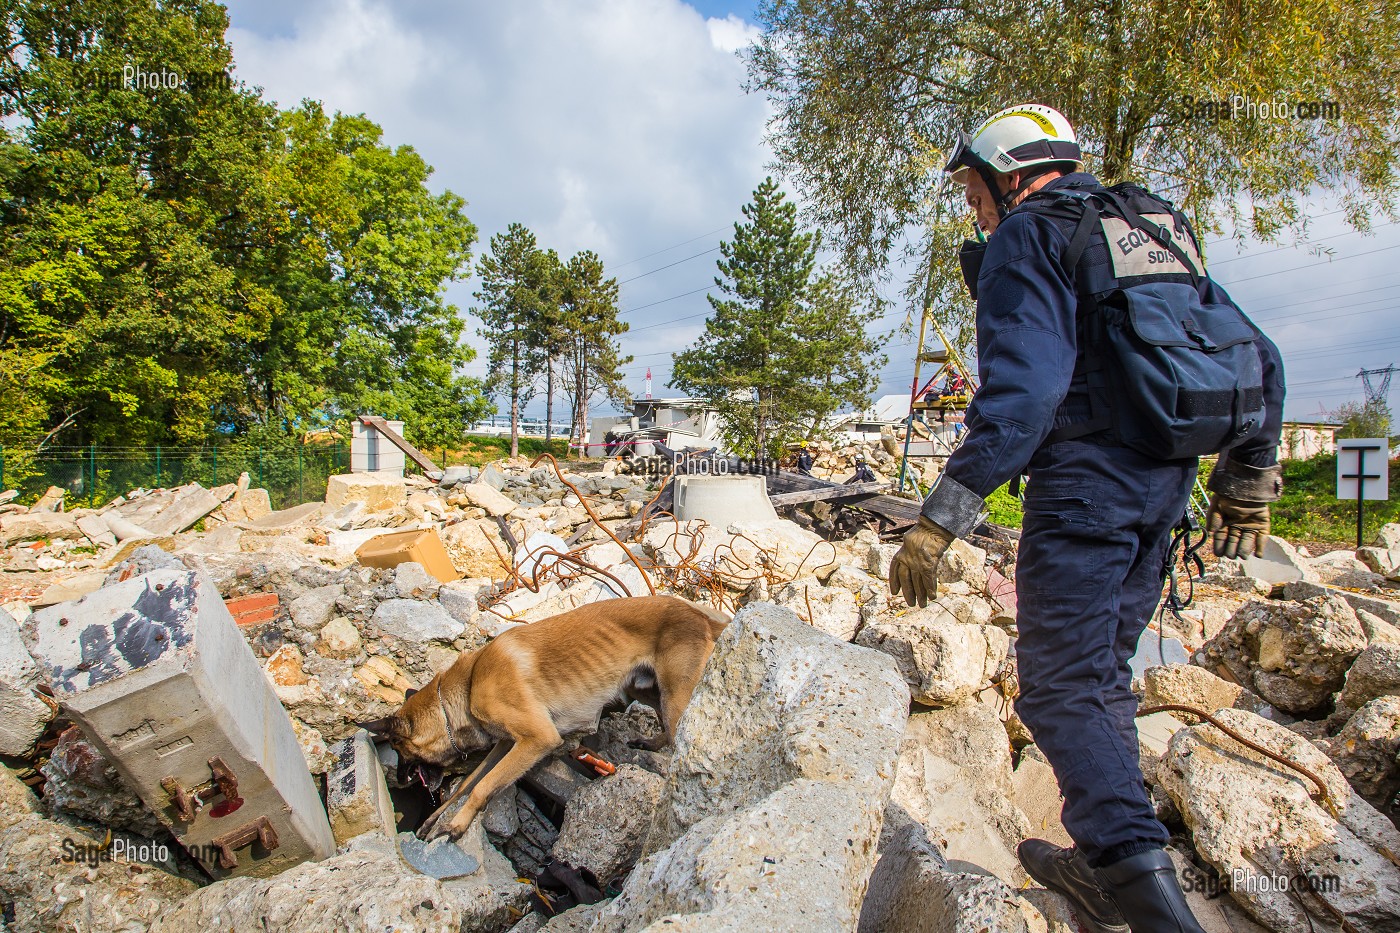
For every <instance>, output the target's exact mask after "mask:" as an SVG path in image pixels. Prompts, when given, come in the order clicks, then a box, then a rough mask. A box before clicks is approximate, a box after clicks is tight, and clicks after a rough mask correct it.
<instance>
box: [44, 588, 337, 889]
mask: <svg viewBox="0 0 1400 933" xmlns="http://www.w3.org/2000/svg"><path fill="white" fill-rule="evenodd" d="M21 636H22V637H23V639H24V642H25V645H26V647H28V649H29V651H30V653H31V654H33V655H34V658H35V660H37V661H38V662H39V664H40V666H41V667H42V668H43V671H44V673H45V674H46V675H47V677H48V680H49V683H50V684H51V686H52V687H53V690H54V695H55V696H56V697H57V699H58V700H59V702H60V703H62V704H63V706H64V708H65V709H66V710H67V711H68V713H69V715H70V716H71V717H72V719H73V720H74V721H75V722H76V723H77V724H78V726H79V727H81V728H82V730H83V732H84V733H85V734H86V735H87V737H88V739H89V740H90V741H91V742H92V743H93V744H94V745H96V746H97V747H98V748H99V749H100V750H101V751H102V753H103V754H104V755H105V756H107V757H108V758H109V759H110V760H111V761H112V762H113V763H114V764H115V766H116V768H117V770H118V771H119V772H120V773H121V776H122V778H123V779H124V780H125V781H126V783H127V785H128V786H129V787H131V789H132V790H134V791H135V792H136V793H137V794H139V795H140V796H141V799H142V800H144V801H145V802H146V805H147V806H149V807H150V808H151V810H152V811H154V812H155V814H156V815H157V817H159V818H160V820H161V822H163V823H164V824H165V825H166V826H167V827H169V829H170V831H171V833H173V834H174V836H175V837H176V838H177V839H178V840H179V841H180V843H181V844H182V845H183V846H185V848H186V849H187V850H189V852H190V854H191V855H193V856H194V857H195V858H196V859H197V860H199V862H200V863H201V864H202V865H203V866H204V867H205V869H206V870H208V871H209V873H210V874H211V875H213V876H214V877H215V878H223V877H228V876H231V875H254V876H263V877H265V876H268V875H274V874H277V873H278V872H280V871H282V870H284V869H287V868H290V867H292V866H293V865H296V864H298V863H300V862H304V861H307V860H316V859H321V858H324V857H326V856H328V855H330V854H331V853H332V852H334V851H335V841H334V838H333V837H332V834H331V828H330V823H329V821H328V820H327V818H326V811H325V808H324V807H323V806H322V804H321V799H320V796H319V794H318V792H317V789H316V785H315V784H314V783H313V781H312V778H311V774H310V772H309V771H307V768H306V761H305V759H304V758H303V757H302V753H301V748H300V746H299V745H298V744H297V738H296V734H295V733H294V732H293V731H292V723H291V720H290V719H289V718H288V716H287V713H286V710H284V709H283V708H282V704H281V703H280V702H279V701H278V699H277V696H276V694H274V693H273V691H272V686H271V684H269V683H268V681H267V678H266V677H265V676H264V675H263V672H262V669H261V668H260V667H259V666H258V662H257V659H256V658H254V657H253V652H252V651H251V650H250V649H249V647H248V644H247V642H245V641H244V640H243V636H242V635H241V634H240V633H239V631H238V627H237V626H236V625H235V624H234V621H233V617H232V616H231V615H230V614H229V611H228V609H227V608H225V606H224V602H223V600H222V599H221V598H220V597H219V593H218V590H217V589H216V588H215V586H214V584H213V582H212V581H211V580H210V579H209V578H208V577H205V576H204V575H202V574H199V573H196V572H193V571H186V570H173V569H166V570H157V571H154V572H152V573H148V574H145V575H144V576H140V577H135V578H133V579H131V580H129V581H127V582H125V583H118V584H114V585H112V586H107V587H104V588H102V589H100V590H98V591H97V592H95V593H92V594H90V595H88V596H85V597H83V598H82V599H79V600H76V601H74V602H69V603H60V604H58V605H56V606H51V607H49V608H48V609H44V610H41V611H40V612H38V613H35V614H34V615H32V616H30V618H29V619H28V620H26V622H25V623H24V625H23V627H22V629H21Z"/></svg>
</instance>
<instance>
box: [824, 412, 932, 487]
mask: <svg viewBox="0 0 1400 933" xmlns="http://www.w3.org/2000/svg"><path fill="white" fill-rule="evenodd" d="M935 427H938V426H937V425H935ZM867 436H869V435H867ZM930 436H931V432H930V430H929V427H928V426H927V425H925V424H924V423H923V422H921V421H915V422H914V436H913V440H915V441H926V440H928V439H929V438H930ZM809 450H810V452H811V454H812V475H813V476H815V477H817V478H818V479H825V480H832V481H834V482H838V483H841V482H845V481H846V480H848V479H850V478H851V477H852V476H854V475H855V472H856V461H857V459H858V458H863V459H864V461H865V465H866V468H867V469H869V470H870V472H871V473H873V474H875V479H876V480H879V481H884V482H894V481H896V480H898V479H899V463H900V460H901V458H902V457H903V453H904V431H903V428H902V427H901V428H899V430H898V433H895V432H893V431H891V430H890V429H889V428H886V429H884V430H883V431H882V433H881V436H880V439H879V440H865V441H859V440H857V441H851V440H846V441H843V442H840V443H834V444H833V443H832V442H831V441H815V442H813V443H812V445H811V446H810V448H809ZM940 462H941V461H940V460H939V459H938V458H934V457H925V456H917V455H912V456H910V458H909V460H908V463H907V465H906V468H905V480H906V481H908V480H913V481H914V482H916V483H919V484H920V485H921V486H925V487H926V486H927V485H928V484H929V483H930V482H932V481H933V479H934V478H935V477H936V476H937V475H938V470H939V465H940Z"/></svg>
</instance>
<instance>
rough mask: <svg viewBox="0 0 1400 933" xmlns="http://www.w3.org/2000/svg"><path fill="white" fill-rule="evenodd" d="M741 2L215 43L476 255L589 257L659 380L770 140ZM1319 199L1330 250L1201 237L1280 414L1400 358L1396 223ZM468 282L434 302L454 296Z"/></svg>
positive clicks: (597, 1)
mask: <svg viewBox="0 0 1400 933" xmlns="http://www.w3.org/2000/svg"><path fill="white" fill-rule="evenodd" d="M754 5H755V4H754V3H752V2H744V0H734V2H726V0H695V2H693V3H683V2H680V0H514V2H506V3H502V2H490V3H484V2H451V0H432V2H428V0H395V2H385V0H300V2H287V0H232V2H229V3H228V6H229V13H230V18H231V20H232V28H231V30H230V32H229V39H230V42H231V43H232V45H233V50H234V56H235V60H236V63H237V72H238V76H239V77H241V78H242V79H244V80H246V81H248V82H249V83H250V84H253V85H257V86H260V87H262V88H263V89H264V93H265V95H266V96H267V97H269V98H271V99H273V100H276V101H278V102H279V103H280V104H282V105H283V106H292V105H294V104H296V103H297V102H298V101H300V100H301V99H303V98H315V99H319V100H322V101H324V102H325V104H326V106H327V107H328V108H329V109H332V110H341V111H345V112H351V113H364V114H365V115H367V116H368V117H369V118H371V119H373V120H374V121H376V122H377V123H379V124H380V125H381V126H383V128H384V132H385V141H386V142H388V143H389V144H390V145H400V144H408V145H412V146H413V147H414V148H416V149H417V150H418V151H419V152H421V153H422V154H423V156H424V157H425V158H426V159H427V161H428V162H429V163H430V164H431V165H433V166H434V167H435V168H436V174H435V175H434V176H433V180H432V184H433V186H434V187H435V189H441V188H450V189H452V190H453V191H455V192H457V193H458V194H460V195H462V196H463V197H465V198H466V199H467V201H468V207H467V214H468V216H470V217H471V219H472V221H473V222H475V223H476V224H477V226H478V228H479V230H480V233H481V245H480V250H484V249H485V248H486V244H487V242H488V241H489V239H490V237H491V236H492V235H493V234H495V233H499V232H501V231H502V230H504V229H505V228H506V226H507V225H508V224H510V223H511V222H513V221H519V222H521V223H523V224H525V225H526V226H527V227H529V228H530V229H532V230H533V231H535V233H536V234H537V236H538V237H539V239H540V241H541V243H542V244H543V245H544V246H548V247H552V248H554V249H555V250H557V251H558V252H559V253H560V254H561V255H563V256H568V255H572V254H573V253H575V252H577V251H578V250H581V249H592V250H594V251H595V252H597V253H598V254H599V255H600V256H602V257H603V260H604V262H605V263H606V264H607V267H608V271H609V273H610V274H612V275H615V276H616V277H617V278H618V280H619V281H620V282H621V283H622V286H621V296H622V297H621V304H622V308H623V309H624V319H626V320H627V321H629V322H630V323H631V326H632V331H631V333H629V334H628V335H626V336H625V337H624V339H623V349H624V351H625V352H627V353H631V354H632V355H633V356H634V357H635V358H636V359H635V362H634V363H633V364H632V365H631V366H629V367H628V369H627V374H628V377H629V382H630V384H631V387H632V390H633V392H634V393H636V394H640V393H641V390H642V377H643V374H644V373H645V371H646V369H647V367H648V366H650V367H651V369H652V372H653V375H654V377H655V384H654V391H655V393H656V394H664V392H665V381H666V378H667V376H668V375H669V373H670V354H671V353H672V352H674V351H676V350H680V349H683V348H684V347H685V346H686V345H688V344H689V343H690V342H691V341H692V340H693V339H694V338H695V337H696V336H697V335H698V334H699V333H700V332H701V331H702V330H703V328H704V320H705V316H706V313H707V311H708V309H709V305H708V303H707V302H706V301H705V291H706V290H707V288H708V287H710V286H711V285H712V280H713V277H714V274H715V267H714V260H715V258H716V256H717V253H718V245H719V242H720V240H721V239H724V238H726V237H727V236H728V235H729V234H730V232H731V231H732V225H733V223H734V222H735V220H736V219H738V218H739V209H740V207H741V206H742V205H743V204H744V203H745V202H746V201H747V200H748V198H749V195H750V193H751V192H752V190H753V188H754V187H755V186H756V185H757V183H758V182H759V181H761V180H762V178H763V176H764V174H765V172H766V170H767V169H766V166H767V164H768V162H769V159H770V156H771V154H770V152H769V150H768V148H767V147H766V146H765V145H764V142H763V132H764V124H765V122H766V120H767V117H768V114H769V108H768V106H767V104H766V102H765V101H764V100H763V99H762V98H760V97H757V96H754V95H749V94H745V93H744V90H743V88H742V82H743V80H744V76H745V72H744V66H743V63H742V62H741V61H740V60H739V59H738V57H737V56H736V55H735V52H736V50H737V49H739V48H741V47H742V46H744V45H745V44H746V43H747V42H749V41H750V40H751V39H752V38H753V37H754V36H755V35H756V34H757V27H756V26H755V25H754V24H753V21H754V14H753V8H754ZM1331 210H1332V208H1331V206H1330V205H1327V204H1318V205H1317V206H1316V207H1315V215H1316V219H1315V221H1314V223H1313V226H1312V229H1311V233H1310V237H1311V240H1312V242H1313V243H1314V244H1315V248H1323V249H1330V250H1331V255H1330V257H1329V256H1327V255H1318V254H1313V253H1310V252H1309V250H1308V248H1307V247H1293V246H1286V247H1280V246H1278V244H1264V245H1260V244H1247V245H1246V246H1245V248H1244V249H1243V250H1240V249H1237V247H1236V245H1235V243H1234V242H1233V241H1229V240H1221V241H1218V242H1214V243H1209V244H1208V246H1207V258H1208V259H1209V261H1210V262H1211V267H1212V270H1213V271H1214V274H1215V275H1216V278H1217V280H1218V281H1220V282H1221V283H1222V284H1224V285H1225V286H1226V287H1227V288H1228V289H1229V290H1230V292H1231V293H1232V294H1233V295H1234V297H1235V298H1236V300H1237V301H1239V302H1240V304H1241V305H1242V306H1243V307H1244V308H1245V310H1246V311H1248V312H1249V313H1251V315H1253V316H1254V317H1255V319H1256V321H1257V322H1258V323H1259V324H1260V325H1261V326H1263V327H1264V328H1265V329H1266V330H1267V331H1268V333H1269V334H1270V335H1271V336H1273V337H1274V339H1275V341H1276V342H1277V343H1278V344H1279V346H1280V347H1281V348H1282V350H1283V352H1284V356H1285V361H1286V363H1287V368H1288V377H1289V384H1290V392H1289V404H1288V409H1287V414H1288V416H1289V417H1291V418H1308V417H1317V416H1318V415H1319V413H1321V412H1324V411H1327V410H1330V409H1332V408H1335V407H1336V406H1337V404H1339V403H1340V402H1343V401H1347V400H1349V399H1359V398H1360V397H1361V384H1360V380H1358V379H1357V378H1356V374H1357V371H1358V370H1359V369H1361V368H1363V367H1365V368H1375V367H1384V366H1387V365H1389V364H1390V363H1391V362H1392V361H1395V360H1400V315H1396V314H1395V313H1394V312H1393V311H1392V310H1391V309H1392V307H1393V305H1394V303H1395V300H1396V297H1397V295H1400V271H1397V270H1396V266H1397V260H1400V253H1395V252H1394V249H1395V248H1396V247H1400V225H1388V226H1379V227H1378V228H1377V229H1376V230H1375V232H1374V234H1373V235H1370V236H1364V235H1361V234H1357V233H1353V232H1349V228H1347V227H1346V226H1345V225H1344V224H1343V223H1342V221H1341V216H1340V214H1337V213H1329V211H1331ZM1381 223H1384V220H1383V219H1382V221H1381ZM473 287H474V286H473V283H470V282H468V283H461V284H458V285H456V286H454V287H453V288H452V290H451V292H450V295H449V297H450V300H452V302H453V303H454V304H456V305H457V306H458V307H460V308H462V309H463V310H464V311H466V310H467V309H469V308H470V307H471V305H472V303H473V299H472V297H471V291H472V289H473ZM469 328H470V330H471V342H472V343H473V345H474V346H476V347H477V348H478V349H482V348H483V347H484V343H483V341H482V340H481V338H480V337H479V336H477V335H476V333H475V329H476V323H475V321H472V322H470V324H469ZM888 352H889V355H890V363H889V365H888V366H887V367H886V369H885V371H884V372H883V374H882V375H883V377H884V385H883V386H882V390H881V391H882V392H907V391H908V380H909V379H910V378H911V377H912V374H913V362H912V354H913V348H912V347H910V346H908V345H905V344H901V343H900V338H898V337H896V338H895V340H894V341H892V342H891V345H890V347H889V351H888ZM482 356H483V357H484V353H482ZM472 371H473V372H475V373H478V374H479V373H481V372H483V371H484V365H483V364H482V363H481V361H480V360H479V361H478V362H477V363H476V364H473V366H472ZM1397 389H1400V380H1397ZM535 409H538V413H542V411H543V407H542V404H538V403H537V404H535V405H533V406H532V411H534V410H535Z"/></svg>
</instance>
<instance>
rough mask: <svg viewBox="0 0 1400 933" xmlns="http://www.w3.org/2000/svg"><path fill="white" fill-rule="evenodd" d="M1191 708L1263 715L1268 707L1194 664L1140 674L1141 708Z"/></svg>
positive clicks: (1252, 695)
mask: <svg viewBox="0 0 1400 933" xmlns="http://www.w3.org/2000/svg"><path fill="white" fill-rule="evenodd" d="M1173 703H1175V704H1180V705H1183V706H1194V707H1196V708H1198V709H1204V710H1205V711H1206V712H1210V713H1213V712H1215V711H1216V710H1218V709H1224V708H1228V707H1237V708H1239V709H1248V710H1253V711H1254V712H1256V713H1260V714H1261V715H1262V714H1264V712H1265V710H1266V709H1267V708H1268V704H1267V703H1265V702H1264V701H1263V699H1261V698H1260V697H1257V696H1255V695H1254V694H1253V693H1251V692H1249V691H1248V690H1246V689H1245V688H1243V687H1241V686H1240V685H1239V684H1237V683H1233V682H1231V681H1228V680H1225V679H1223V678H1220V677H1217V676H1215V675H1214V674H1212V673H1211V672H1210V671H1208V670H1206V669H1205V668H1203V667H1197V666H1196V665H1194V664H1166V665H1163V666H1160V667H1150V668H1148V669H1147V671H1146V673H1144V675H1143V694H1142V705H1143V706H1144V707H1150V706H1163V705H1166V704H1173Z"/></svg>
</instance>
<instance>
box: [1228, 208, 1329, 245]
mask: <svg viewBox="0 0 1400 933" xmlns="http://www.w3.org/2000/svg"><path fill="white" fill-rule="evenodd" d="M1345 210H1346V208H1344V207H1339V208H1337V209H1336V210H1335V211H1328V212H1327V213H1325V214H1317V215H1315V216H1313V217H1312V218H1311V219H1312V220H1321V219H1322V218H1324V217H1332V216H1334V215H1336V214H1340V213H1342V212H1343V211H1345ZM1233 239H1234V237H1233V236H1221V237H1216V238H1215V239H1213V240H1206V241H1205V242H1204V243H1202V244H1201V245H1202V246H1210V245H1211V244H1212V243H1224V242H1225V241H1226V240H1233Z"/></svg>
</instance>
